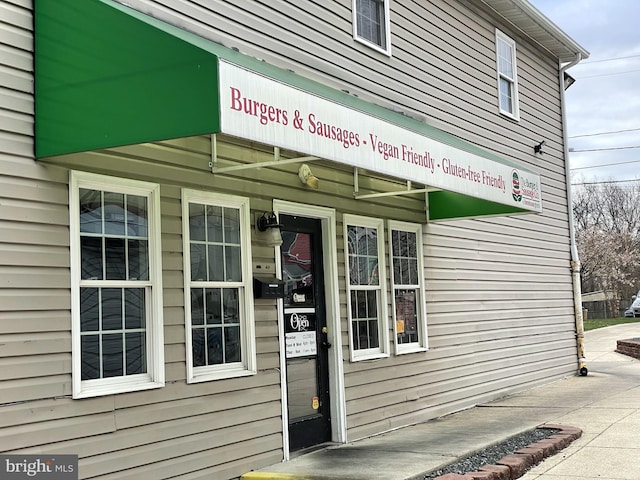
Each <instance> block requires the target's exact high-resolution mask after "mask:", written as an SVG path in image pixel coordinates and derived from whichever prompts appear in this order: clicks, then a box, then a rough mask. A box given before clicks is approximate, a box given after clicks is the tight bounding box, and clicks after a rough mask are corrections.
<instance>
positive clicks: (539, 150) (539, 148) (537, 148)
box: [533, 140, 545, 155]
mask: <svg viewBox="0 0 640 480" xmlns="http://www.w3.org/2000/svg"><path fill="white" fill-rule="evenodd" d="M544 144H545V141H544V140H542V141H541V142H540V143H539V144H538V145H535V146H534V147H533V152H534V153H539V154H540V155H542V154H543V153H544V152H543V151H542V147H543V146H544Z"/></svg>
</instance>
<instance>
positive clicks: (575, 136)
mask: <svg viewBox="0 0 640 480" xmlns="http://www.w3.org/2000/svg"><path fill="white" fill-rule="evenodd" d="M639 56H640V55H639ZM637 131H640V128H630V129H628V130H616V131H614V132H600V133H585V134H583V135H572V136H570V137H567V138H582V137H597V136H599V135H613V134H615V133H627V132H637Z"/></svg>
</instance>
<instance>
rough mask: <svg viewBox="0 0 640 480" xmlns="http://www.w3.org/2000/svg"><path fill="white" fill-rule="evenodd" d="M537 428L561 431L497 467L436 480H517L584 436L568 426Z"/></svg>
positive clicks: (507, 458) (491, 466)
mask: <svg viewBox="0 0 640 480" xmlns="http://www.w3.org/2000/svg"><path fill="white" fill-rule="evenodd" d="M537 428H550V429H554V430H560V431H559V432H558V433H556V434H554V435H551V436H550V437H548V438H546V439H544V440H540V441H538V442H535V443H532V444H531V445H529V446H527V447H525V448H521V449H520V450H517V451H516V452H514V453H512V454H511V455H506V456H504V457H502V458H501V459H500V460H498V461H497V462H496V464H495V465H483V466H482V467H480V468H479V469H478V471H475V472H468V473H465V474H463V475H460V474H458V473H447V474H445V475H440V476H439V477H436V478H435V479H434V480H515V479H516V478H520V477H521V476H523V475H524V474H525V472H526V471H527V470H529V469H530V468H531V467H534V466H535V465H537V464H538V463H540V462H541V461H542V460H544V459H545V458H547V457H550V456H552V455H554V454H556V453H557V452H559V451H560V450H562V449H563V448H566V447H567V446H568V445H569V444H571V442H573V441H574V440H577V439H578V438H580V437H581V436H582V430H580V429H579V428H576V427H570V426H568V425H554V424H549V423H545V424H543V425H540V426H538V427H537Z"/></svg>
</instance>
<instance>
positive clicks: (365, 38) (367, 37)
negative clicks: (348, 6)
mask: <svg viewBox="0 0 640 480" xmlns="http://www.w3.org/2000/svg"><path fill="white" fill-rule="evenodd" d="M352 9H353V38H354V39H356V40H358V41H361V42H363V43H366V44H367V45H369V46H370V47H373V48H375V49H376V50H379V51H381V52H383V53H385V54H387V55H391V34H390V22H389V0H353V7H352Z"/></svg>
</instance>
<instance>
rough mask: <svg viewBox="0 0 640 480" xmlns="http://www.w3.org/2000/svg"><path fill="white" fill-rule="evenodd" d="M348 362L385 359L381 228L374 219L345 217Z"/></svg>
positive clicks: (384, 295) (383, 274) (383, 265)
mask: <svg viewBox="0 0 640 480" xmlns="http://www.w3.org/2000/svg"><path fill="white" fill-rule="evenodd" d="M343 221H344V238H345V253H346V255H345V256H346V277H347V297H348V299H347V301H348V317H349V337H350V343H351V360H352V361H356V360H367V359H373V358H380V357H386V356H388V355H389V354H388V345H389V327H388V319H387V300H386V273H385V272H386V267H385V261H384V259H385V255H384V234H383V232H384V225H383V221H382V220H380V219H375V218H368V217H360V216H356V215H349V214H345V215H344V220H343Z"/></svg>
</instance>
